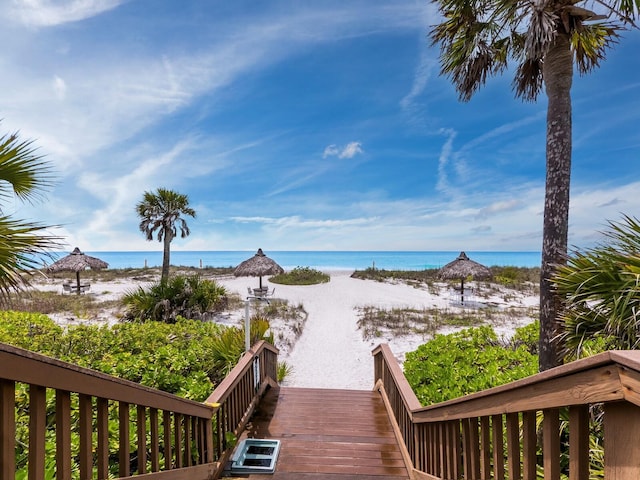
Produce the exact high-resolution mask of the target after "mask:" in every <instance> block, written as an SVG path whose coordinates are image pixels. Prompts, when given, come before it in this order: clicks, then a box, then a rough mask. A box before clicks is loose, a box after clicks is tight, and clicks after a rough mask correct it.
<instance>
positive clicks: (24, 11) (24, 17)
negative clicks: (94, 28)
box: [9, 0, 128, 27]
mask: <svg viewBox="0 0 640 480" xmlns="http://www.w3.org/2000/svg"><path fill="white" fill-rule="evenodd" d="M10 1H11V7H10V10H9V12H10V13H11V16H12V17H13V18H17V19H18V21H19V22H20V23H22V24H24V25H27V26H34V27H51V26H55V25H61V24H64V23H70V22H78V21H80V20H85V19H87V18H91V17H94V16H96V15H100V14H101V13H104V12H107V11H109V10H112V9H114V8H117V7H118V6H120V5H121V4H123V3H126V2H127V1H128V0H10Z"/></svg>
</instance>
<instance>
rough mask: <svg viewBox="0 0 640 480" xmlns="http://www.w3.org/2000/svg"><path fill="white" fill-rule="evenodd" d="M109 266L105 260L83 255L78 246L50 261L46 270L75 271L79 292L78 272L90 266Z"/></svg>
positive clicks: (91, 267) (78, 290)
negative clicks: (63, 255)
mask: <svg viewBox="0 0 640 480" xmlns="http://www.w3.org/2000/svg"><path fill="white" fill-rule="evenodd" d="M107 267H109V264H108V263H107V262H104V261H102V260H100V259H99V258H96V257H92V256H90V255H85V254H84V253H82V252H81V251H80V249H79V248H78V247H76V248H74V249H73V252H71V253H70V254H69V255H67V256H66V257H62V258H61V259H60V260H57V261H56V262H54V263H52V264H51V265H49V266H48V267H47V271H48V272H52V273H54V272H76V283H77V293H78V294H80V291H81V290H80V272H81V271H83V270H86V269H87V268H90V269H92V270H101V269H103V268H107Z"/></svg>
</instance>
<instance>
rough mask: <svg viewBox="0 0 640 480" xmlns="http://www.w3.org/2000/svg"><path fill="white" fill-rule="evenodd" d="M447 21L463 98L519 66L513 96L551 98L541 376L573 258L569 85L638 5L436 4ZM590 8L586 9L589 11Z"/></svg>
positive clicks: (466, 0)
mask: <svg viewBox="0 0 640 480" xmlns="http://www.w3.org/2000/svg"><path fill="white" fill-rule="evenodd" d="M434 1H435V3H437V4H438V7H439V11H440V12H441V13H442V15H443V16H444V20H443V21H442V23H440V24H438V25H436V26H435V27H434V28H433V30H432V31H431V33H430V34H431V39H432V41H433V43H434V44H439V45H440V48H441V72H442V73H443V74H445V75H447V76H449V77H450V78H451V80H452V81H453V84H454V85H455V87H456V90H457V91H458V93H459V96H460V98H461V99H462V100H464V101H467V100H469V99H470V98H471V97H472V95H473V94H474V93H475V92H476V91H477V90H478V89H479V88H480V87H481V86H482V85H483V84H484V83H485V81H486V79H487V77H489V76H491V75H497V74H500V73H502V72H504V71H505V70H506V69H507V68H508V66H509V61H513V62H514V63H515V66H516V68H515V78H514V81H513V88H514V91H515V95H516V96H517V97H520V98H522V99H524V100H528V101H534V100H536V99H537V97H538V94H539V93H540V92H541V91H542V88H543V86H544V88H545V92H546V94H547V99H548V106H547V150H546V157H547V159H546V163H547V176H546V187H545V203H544V220H543V232H542V267H541V280H540V357H539V366H540V370H546V369H548V368H551V367H554V366H556V365H557V364H558V363H559V361H560V357H559V355H558V352H557V345H556V343H555V342H554V340H553V339H554V337H555V336H556V329H557V318H558V316H559V314H560V312H561V309H562V304H561V302H560V301H559V298H558V297H557V296H556V295H554V293H553V290H552V285H551V276H552V274H553V270H554V266H555V265H557V264H562V262H563V261H564V260H565V258H566V254H567V232H568V226H569V184H570V176H571V148H572V147H571V95H570V93H571V84H572V77H573V68H574V66H575V67H576V69H577V70H578V72H579V73H581V74H585V73H588V72H590V71H591V70H593V69H594V68H596V67H597V66H598V65H599V63H600V61H601V60H603V59H604V58H605V52H606V50H607V48H609V47H610V46H612V44H613V43H615V42H616V41H617V40H618V37H619V32H620V31H621V30H624V29H626V28H628V27H630V26H635V25H634V23H633V22H634V21H635V19H636V18H637V16H638V11H639V10H640V0H601V1H599V2H593V5H595V6H597V8H598V9H600V10H601V12H599V13H606V14H607V15H606V16H604V15H598V14H596V13H594V12H592V11H590V10H589V9H587V8H584V6H581V5H580V4H583V5H585V4H586V3H587V2H586V1H585V0H538V1H534V2H532V1H529V0H434ZM590 5H591V4H586V5H585V6H590Z"/></svg>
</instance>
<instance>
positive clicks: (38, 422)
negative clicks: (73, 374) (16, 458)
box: [29, 385, 47, 480]
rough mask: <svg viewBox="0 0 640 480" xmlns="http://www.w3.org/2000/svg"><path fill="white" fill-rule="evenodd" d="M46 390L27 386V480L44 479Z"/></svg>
mask: <svg viewBox="0 0 640 480" xmlns="http://www.w3.org/2000/svg"><path fill="white" fill-rule="evenodd" d="M46 428H47V389H46V388H44V387H40V386H38V385H29V479H34V480H36V479H40V478H44V460H45V451H44V443H45V435H46Z"/></svg>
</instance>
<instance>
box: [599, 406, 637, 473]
mask: <svg viewBox="0 0 640 480" xmlns="http://www.w3.org/2000/svg"><path fill="white" fill-rule="evenodd" d="M604 414H605V417H604V442H605V445H606V447H605V453H604V478H606V479H607V480H637V479H638V478H640V442H638V432H639V431H640V407H637V406H636V405H634V404H632V403H628V402H615V403H607V404H605V406H604Z"/></svg>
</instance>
